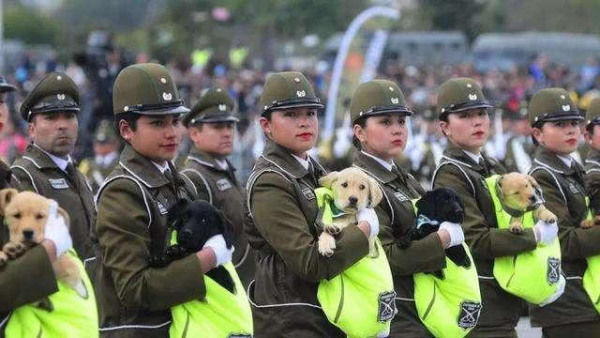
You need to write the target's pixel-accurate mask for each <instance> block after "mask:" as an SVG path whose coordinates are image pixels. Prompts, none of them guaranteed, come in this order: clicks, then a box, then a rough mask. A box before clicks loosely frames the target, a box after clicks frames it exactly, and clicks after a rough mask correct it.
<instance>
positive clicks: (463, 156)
mask: <svg viewBox="0 0 600 338" xmlns="http://www.w3.org/2000/svg"><path fill="white" fill-rule="evenodd" d="M473 155H474V154H473ZM479 156H481V157H482V158H484V159H485V160H487V161H488V162H490V161H489V160H488V159H487V158H486V157H484V156H483V154H481V153H480V155H479ZM444 157H445V158H446V159H447V160H450V161H453V162H460V163H461V164H464V165H465V166H467V167H469V168H471V169H473V170H475V171H478V172H479V171H482V170H484V169H485V168H483V167H482V166H480V165H479V162H478V161H477V162H476V161H475V159H474V158H473V157H471V156H470V155H469V154H467V153H466V152H465V150H463V149H460V148H458V147H457V146H455V145H454V144H452V143H451V142H448V147H446V150H444ZM494 164H495V163H493V162H492V163H490V166H494Z"/></svg>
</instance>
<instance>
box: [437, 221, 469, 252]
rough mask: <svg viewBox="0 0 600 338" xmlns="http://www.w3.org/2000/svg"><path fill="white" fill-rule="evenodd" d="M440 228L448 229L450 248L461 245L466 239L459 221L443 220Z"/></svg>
mask: <svg viewBox="0 0 600 338" xmlns="http://www.w3.org/2000/svg"><path fill="white" fill-rule="evenodd" d="M439 230H446V231H447V232H448V234H449V235H450V245H448V248H451V247H453V246H457V245H461V244H462V243H463V242H464V241H465V233H464V232H463V229H462V227H461V226H460V224H458V223H452V222H442V224H440V229H439ZM439 230H438V231H439Z"/></svg>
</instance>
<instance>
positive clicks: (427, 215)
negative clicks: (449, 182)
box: [398, 188, 471, 279]
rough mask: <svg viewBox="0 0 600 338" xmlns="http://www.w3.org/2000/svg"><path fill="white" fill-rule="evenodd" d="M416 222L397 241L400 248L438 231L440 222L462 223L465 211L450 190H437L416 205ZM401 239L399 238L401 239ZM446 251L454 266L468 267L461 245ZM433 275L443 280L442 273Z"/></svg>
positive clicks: (426, 195)
mask: <svg viewBox="0 0 600 338" xmlns="http://www.w3.org/2000/svg"><path fill="white" fill-rule="evenodd" d="M416 207H417V222H416V224H415V227H414V228H413V229H411V230H410V231H409V233H408V234H406V235H405V236H402V237H403V238H404V239H403V240H400V241H399V243H398V244H399V245H400V247H402V248H407V247H408V246H410V241H414V240H418V239H421V238H424V237H425V236H427V235H429V234H430V233H432V232H436V231H438V229H439V228H440V224H442V222H446V221H447V222H453V223H462V221H463V218H464V216H465V209H464V205H463V203H462V200H461V199H460V196H458V194H456V193H455V192H454V190H452V189H448V188H438V189H434V190H431V191H428V192H426V193H425V195H423V196H422V197H421V199H419V200H418V201H417V203H416ZM402 237H401V238H402ZM445 251H446V257H448V258H449V259H450V260H451V261H452V262H454V264H456V265H459V266H463V267H467V268H468V267H470V266H471V260H470V259H469V256H467V253H466V251H465V249H464V248H463V246H462V245H457V246H453V247H451V248H448V249H446V250H445ZM434 274H435V275H436V276H437V277H439V278H441V279H443V278H444V273H443V271H436V272H434Z"/></svg>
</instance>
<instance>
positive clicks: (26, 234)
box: [23, 229, 33, 241]
mask: <svg viewBox="0 0 600 338" xmlns="http://www.w3.org/2000/svg"><path fill="white" fill-rule="evenodd" d="M23 237H25V239H26V240H28V241H30V240H32V239H33V230H29V229H27V230H23Z"/></svg>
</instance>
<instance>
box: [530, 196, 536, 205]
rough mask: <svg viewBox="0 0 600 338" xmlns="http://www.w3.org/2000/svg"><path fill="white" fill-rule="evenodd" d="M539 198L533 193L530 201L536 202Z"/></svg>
mask: <svg viewBox="0 0 600 338" xmlns="http://www.w3.org/2000/svg"><path fill="white" fill-rule="evenodd" d="M536 200H537V198H535V195H531V197H529V201H530V202H531V203H534V202H535V201H536Z"/></svg>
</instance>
